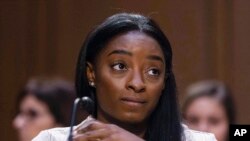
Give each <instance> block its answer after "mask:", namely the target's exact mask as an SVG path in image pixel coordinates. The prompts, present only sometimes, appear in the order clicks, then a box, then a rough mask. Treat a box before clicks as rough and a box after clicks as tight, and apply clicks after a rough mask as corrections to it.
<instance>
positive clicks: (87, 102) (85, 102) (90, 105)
mask: <svg viewBox="0 0 250 141" xmlns="http://www.w3.org/2000/svg"><path fill="white" fill-rule="evenodd" d="M81 103H82V106H83V108H84V109H85V110H86V111H87V112H88V113H89V114H91V115H93V114H94V113H93V112H94V101H93V100H92V99H91V98H89V97H88V96H84V97H82V98H81Z"/></svg>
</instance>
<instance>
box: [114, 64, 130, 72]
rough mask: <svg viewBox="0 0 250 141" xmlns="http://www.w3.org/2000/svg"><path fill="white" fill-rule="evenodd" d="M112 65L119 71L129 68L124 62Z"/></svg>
mask: <svg viewBox="0 0 250 141" xmlns="http://www.w3.org/2000/svg"><path fill="white" fill-rule="evenodd" d="M111 67H112V68H113V69H114V70H118V71H120V70H126V69H127V68H126V65H125V64H123V63H115V64H113V65H112V66H111Z"/></svg>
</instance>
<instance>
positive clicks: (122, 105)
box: [34, 13, 213, 141]
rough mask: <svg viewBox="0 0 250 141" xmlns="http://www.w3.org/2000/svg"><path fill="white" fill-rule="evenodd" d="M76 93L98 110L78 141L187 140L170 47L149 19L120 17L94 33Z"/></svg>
mask: <svg viewBox="0 0 250 141" xmlns="http://www.w3.org/2000/svg"><path fill="white" fill-rule="evenodd" d="M76 89H77V94H78V97H83V96H88V97H90V98H92V99H93V100H94V102H95V108H94V114H93V115H92V116H93V118H92V117H89V118H87V119H86V120H85V121H83V122H82V123H81V124H80V125H78V126H76V127H75V129H74V140H75V141H87V140H93V141H141V140H148V141H181V140H182V139H184V136H183V129H182V126H181V122H180V117H179V111H178V106H177V98H176V86H175V79H174V74H173V72H172V50H171V46H170V44H169V42H168V40H167V38H166V37H165V35H164V33H163V32H162V31H161V29H160V28H159V27H158V26H157V25H156V23H155V22H154V21H153V20H152V19H150V18H147V17H144V16H142V15H139V14H128V13H120V14H115V15H113V16H111V17H109V18H107V19H106V20H105V21H104V22H103V23H102V24H100V25H99V26H98V27H97V28H95V29H94V30H93V31H92V32H91V33H90V34H89V36H88V37H87V39H86V40H85V42H84V44H83V46H82V49H81V51H80V55H79V59H78V64H77V70H76ZM68 130H69V129H68V128H61V129H52V130H47V131H44V132H42V133H41V134H40V136H38V137H37V138H35V139H34V141H39V140H47V139H49V138H50V139H51V140H53V141H57V140H66V138H67V136H68ZM59 132H60V133H59ZM61 132H63V134H61ZM184 133H185V134H188V135H190V136H188V137H187V138H188V139H190V138H193V137H194V138H196V137H198V136H196V135H194V134H199V135H201V133H194V134H191V130H188V129H186V128H185V129H184ZM192 133H193V132H192ZM202 135H203V137H204V138H211V139H212V140H213V136H211V134H208V133H206V134H205V133H204V134H202ZM191 136H192V137H191ZM200 141H202V140H200Z"/></svg>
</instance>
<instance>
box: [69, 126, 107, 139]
mask: <svg viewBox="0 0 250 141" xmlns="http://www.w3.org/2000/svg"><path fill="white" fill-rule="evenodd" d="M107 136H109V133H108V132H107V130H105V128H102V129H97V130H93V131H87V132H85V133H83V134H76V135H75V136H74V138H73V139H74V141H102V140H103V139H105V138H106V137H107Z"/></svg>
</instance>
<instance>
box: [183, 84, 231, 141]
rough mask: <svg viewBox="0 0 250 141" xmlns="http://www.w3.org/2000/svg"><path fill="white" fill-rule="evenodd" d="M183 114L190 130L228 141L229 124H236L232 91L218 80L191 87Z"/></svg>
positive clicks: (221, 140)
mask: <svg viewBox="0 0 250 141" xmlns="http://www.w3.org/2000/svg"><path fill="white" fill-rule="evenodd" d="M186 92H187V93H186V94H187V95H186V98H185V100H184V103H183V107H182V112H183V113H182V114H183V119H184V122H185V123H186V124H187V125H188V127H189V128H191V129H194V130H200V131H205V132H211V133H214V135H215V137H216V139H217V140H218V141H228V140H229V139H228V136H229V135H228V134H229V124H232V123H234V122H235V109H234V104H233V100H232V97H231V94H230V90H229V89H228V88H227V87H226V86H225V84H223V83H222V82H219V81H216V80H206V81H200V82H197V83H194V84H192V85H190V86H189V87H188V88H187V91H186Z"/></svg>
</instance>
